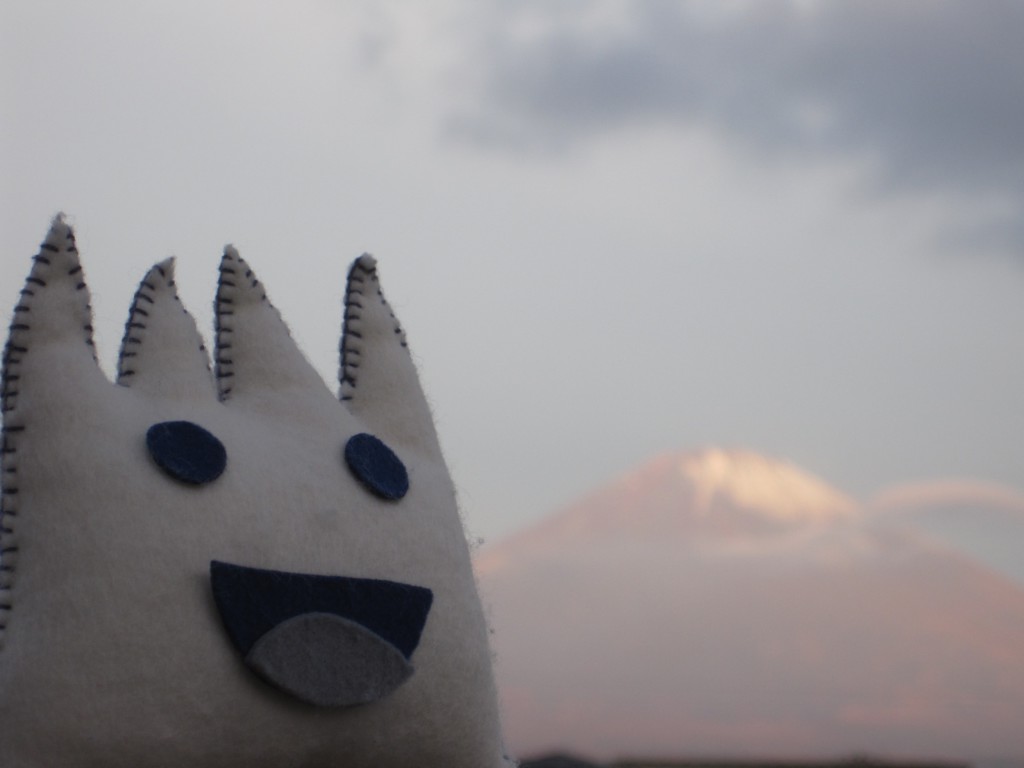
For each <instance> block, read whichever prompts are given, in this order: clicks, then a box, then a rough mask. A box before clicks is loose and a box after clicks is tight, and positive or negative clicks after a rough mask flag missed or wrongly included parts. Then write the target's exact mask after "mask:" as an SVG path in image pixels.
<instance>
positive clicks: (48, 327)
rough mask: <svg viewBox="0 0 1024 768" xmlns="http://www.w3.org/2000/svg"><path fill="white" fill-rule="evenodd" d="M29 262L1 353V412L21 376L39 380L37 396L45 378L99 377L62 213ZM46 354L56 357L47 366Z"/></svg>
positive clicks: (85, 297) (85, 293) (85, 292)
mask: <svg viewBox="0 0 1024 768" xmlns="http://www.w3.org/2000/svg"><path fill="white" fill-rule="evenodd" d="M33 262H34V263H33V265H32V270H31V272H30V273H29V276H28V278H27V279H26V280H25V287H24V288H23V289H22V290H21V296H20V298H19V301H18V305H17V306H16V307H15V308H14V319H13V320H12V321H11V327H10V335H9V336H8V339H7V346H6V348H5V350H4V360H3V363H4V374H3V400H4V413H5V414H7V413H10V412H11V411H12V410H13V409H14V407H15V402H16V399H17V396H18V391H19V390H20V389H21V387H22V384H23V383H24V379H25V378H26V377H30V376H33V375H36V376H38V377H40V378H41V379H43V380H42V381H40V382H39V384H38V391H39V392H46V391H47V390H48V389H49V387H48V385H47V381H46V379H52V378H54V377H59V378H61V379H63V380H65V381H67V380H72V381H74V380H77V378H76V377H80V376H85V377H92V378H100V379H105V377H104V376H103V373H102V371H100V369H99V366H98V365H97V363H96V350H95V345H94V343H93V329H92V307H91V306H90V304H89V289H88V288H87V287H86V285H85V278H84V276H83V274H82V265H81V263H80V262H79V260H78V248H77V247H76V246H75V235H74V232H73V231H72V229H71V227H70V226H69V225H68V224H67V223H66V222H65V221H64V217H63V215H60V214H58V215H57V216H56V217H55V218H54V219H53V222H52V224H51V225H50V231H49V232H48V233H47V235H46V239H45V240H44V241H43V244H42V245H41V246H40V248H39V253H38V254H36V256H34V257H33ZM51 352H54V353H55V355H56V357H55V358H54V361H53V363H52V366H51V367H50V368H48V367H47V364H46V363H47V361H48V359H49V358H48V355H49V354H50V353H51ZM36 386H37V385H36V383H35V382H33V387H36Z"/></svg>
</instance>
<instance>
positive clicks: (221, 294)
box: [214, 245, 333, 412]
mask: <svg viewBox="0 0 1024 768" xmlns="http://www.w3.org/2000/svg"><path fill="white" fill-rule="evenodd" d="M214 319H215V323H216V337H217V341H216V350H215V353H214V361H215V368H214V371H215V376H216V379H217V387H218V391H219V393H220V397H221V399H222V400H229V401H230V402H231V403H232V405H236V406H244V405H245V404H250V403H251V404H253V405H254V406H255V407H258V408H260V409H267V408H282V409H285V410H289V411H296V412H297V411H298V410H299V409H304V410H308V409H310V408H313V407H315V405H316V403H315V400H320V398H319V397H318V393H320V392H322V393H323V394H324V395H326V396H327V397H332V396H331V395H330V392H329V391H328V390H327V388H326V386H325V385H324V382H323V379H322V378H321V377H320V375H319V374H318V373H317V372H316V370H315V369H314V368H313V366H312V365H310V363H309V361H307V360H306V358H305V356H304V355H303V354H302V352H301V351H300V350H299V348H298V346H296V344H295V342H294V340H293V339H292V337H291V333H290V332H289V330H288V327H287V326H286V325H285V323H284V320H282V319H281V315H280V314H279V313H278V311H277V309H275V308H274V306H273V305H272V304H271V303H270V301H269V300H268V299H267V294H266V292H265V291H264V289H263V285H262V284H261V283H260V281H259V280H258V279H257V278H256V276H255V275H254V274H253V271H252V269H250V268H249V265H248V264H247V263H246V262H245V260H244V259H243V258H242V257H241V256H239V255H238V251H237V250H235V248H234V247H233V246H230V245H229V246H227V247H226V248H225V249H224V257H223V258H222V259H221V263H220V279H219V281H218V284H217V298H216V301H215V302H214ZM314 399H315V400H314ZM332 399H333V397H332Z"/></svg>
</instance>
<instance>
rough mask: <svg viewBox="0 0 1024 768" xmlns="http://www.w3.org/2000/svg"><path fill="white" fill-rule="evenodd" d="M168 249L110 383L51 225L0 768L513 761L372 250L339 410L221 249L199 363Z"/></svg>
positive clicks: (459, 534)
mask: <svg viewBox="0 0 1024 768" xmlns="http://www.w3.org/2000/svg"><path fill="white" fill-rule="evenodd" d="M173 268H174V265H173V262H172V261H171V260H168V261H165V262H162V263H160V264H158V265H157V266H155V267H153V269H152V270H151V271H150V272H149V273H148V274H147V275H146V277H145V279H144V280H143V281H142V284H141V285H140V286H139V289H138V292H137V293H136V295H135V300H134V302H133V304H132V307H131V313H130V316H129V318H128V323H127V325H126V328H125V335H124V341H123V344H122V347H121V354H120V359H119V361H118V375H117V382H116V383H111V382H110V381H109V380H108V379H107V378H106V377H105V376H104V375H103V373H102V372H101V370H100V368H99V367H98V366H97V364H96V359H95V355H94V351H93V342H92V327H91V310H90V306H89V295H88V291H87V289H86V285H85V281H84V278H83V275H82V267H81V265H80V263H79V259H78V252H77V250H76V248H75V241H74V236H73V234H72V231H71V229H70V228H69V227H68V226H67V225H66V224H65V223H64V221H63V220H62V219H61V218H60V217H58V218H57V219H56V220H55V221H54V223H53V226H52V228H51V229H50V232H49V234H48V235H47V237H46V241H45V243H43V245H42V248H41V250H40V251H39V255H38V256H36V257H35V263H34V265H33V266H32V270H31V274H30V276H29V278H28V280H27V282H26V284H25V288H24V290H23V291H22V295H21V298H20V301H19V303H18V306H17V308H16V309H15V313H14V320H13V322H12V324H11V332H10V338H9V340H8V343H7V347H6V351H5V354H4V379H3V424H4V440H3V462H2V470H3V517H2V538H0V549H2V560H0V568H2V577H0V579H2V581H0V590H2V591H0V595H2V610H0V625H2V630H0V633H2V638H0V643H2V645H0V766H3V768H121V767H122V766H123V767H124V768H163V767H164V766H166V767H167V768H185V767H186V766H187V767H188V768H222V767H223V768H264V767H265V768H290V767H294V768H300V767H301V768H357V767H358V768H363V767H365V768H371V767H372V768H416V767H419V766H423V767H425V768H498V767H499V766H512V765H513V762H512V761H511V760H509V759H508V758H507V757H505V756H504V755H503V751H502V746H501V736H500V728H499V723H498V715H497V705H496V696H495V690H494V683H493V678H492V673H491V658H490V652H489V648H488V642H487V629H486V625H485V620H484V616H483V613H482V610H481V607H480V601H479V598H478V596H477V592H476V585H475V583H474V579H473V574H472V571H471V569H470V559H469V550H468V547H467V545H466V542H465V538H464V535H463V531H462V526H461V522H460V518H459V514H458V511H457V509H456V505H455V498H454V492H453V488H452V483H451V480H450V479H449V476H448V471H447V469H446V467H445V463H444V460H443V458H442V456H441V451H440V449H439V446H438V441H437V437H436V434H435V432H434V426H433V422H432V420H431V416H430V412H429V409H428V406H427V403H426V400H425V399H424V396H423V393H422V391H421V389H420V384H419V380H418V377H417V374H416V370H415V368H414V365H413V363H412V360H411V359H410V356H409V353H408V350H407V349H406V346H405V336H404V333H403V331H402V330H401V328H400V327H399V326H398V323H397V321H396V320H395V318H394V316H393V315H392V313H391V311H390V309H389V307H388V305H387V303H386V302H385V301H384V298H383V295H382V294H381V292H380V287H379V284H378V281H377V273H376V269H375V265H374V261H373V260H372V259H371V258H370V257H368V256H364V257H362V258H360V259H359V260H357V261H356V262H355V264H354V265H353V266H352V268H351V271H350V272H349V276H348V288H347V291H346V294H345V318H344V331H343V337H342V343H341V375H340V378H341V398H340V399H341V402H339V399H338V398H337V397H335V396H334V395H333V394H332V393H331V392H330V391H329V390H328V389H327V388H326V387H325V386H324V383H323V381H322V380H321V379H320V377H319V376H318V375H317V373H316V372H315V371H314V370H313V368H312V367H311V366H310V364H309V363H308V362H307V361H306V360H305V358H304V357H303V356H302V354H301V353H300V352H299V350H298V348H297V347H296V346H295V344H294V342H293V341H292V339H291V337H290V335H289V333H288V330H287V328H286V327H285V325H284V323H283V322H282V320H281V318H280V316H279V315H278V313H277V311H276V310H275V309H274V308H273V306H272V305H271V304H270V302H269V301H268V300H267V297H266V294H265V293H264V290H263V286H262V285H261V284H260V283H259V282H258V281H257V279H256V278H255V277H254V276H253V273H252V272H251V271H250V269H249V267H248V266H247V265H246V263H245V262H244V261H243V260H242V259H241V258H239V256H238V254H237V253H236V252H235V251H234V249H232V248H228V249H227V250H226V252H225V254H224V258H223V260H222V262H221V266H220V282H219V285H218V287H217V298H216V305H215V306H216V350H215V353H214V361H215V365H214V369H213V372H211V371H210V367H209V363H208V359H207V354H206V352H205V350H204V349H203V347H202V343H201V340H200V336H199V334H198V333H197V331H196V326H195V322H194V320H193V319H192V317H191V316H190V315H189V314H188V313H187V312H186V311H185V310H184V309H183V308H182V306H181V304H180V303H179V300H178V297H177V295H176V292H175V287H174V273H173Z"/></svg>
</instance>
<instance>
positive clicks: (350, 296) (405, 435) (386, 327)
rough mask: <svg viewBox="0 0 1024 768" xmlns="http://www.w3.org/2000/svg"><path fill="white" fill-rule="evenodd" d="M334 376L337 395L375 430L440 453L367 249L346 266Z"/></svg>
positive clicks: (401, 335) (392, 439) (401, 333)
mask: <svg viewBox="0 0 1024 768" xmlns="http://www.w3.org/2000/svg"><path fill="white" fill-rule="evenodd" d="M338 378H339V381H340V393H339V396H340V398H341V400H342V401H343V402H344V403H345V404H346V405H348V407H349V410H350V411H351V412H352V413H354V414H355V415H356V416H359V417H360V418H361V419H363V420H364V421H365V422H366V424H368V425H369V426H370V427H371V429H372V431H373V432H374V434H375V435H377V436H378V437H381V438H383V439H384V440H385V441H386V442H390V443H393V444H395V445H404V446H410V447H416V448H420V449H423V450H426V451H432V452H437V453H438V454H439V453H440V447H439V446H438V442H437V433H436V432H435V430H434V422H433V419H432V417H431V415H430V406H429V405H428V404H427V399H426V396H425V395H424V394H423V389H422V387H421V386H420V381H419V376H418V375H417V373H416V366H415V364H414V363H413V360H412V356H411V355H410V354H409V349H408V345H407V344H406V340H405V332H404V331H403V330H402V327H401V325H399V323H398V320H397V318H396V317H395V315H394V313H393V312H392V311H391V307H390V306H389V305H388V303H387V300H385V298H384V294H383V292H382V291H381V288H380V281H379V279H378V277H377V262H376V260H375V259H374V258H373V257H372V256H370V255H369V254H364V255H362V256H360V257H359V258H358V259H356V261H355V262H354V263H353V264H352V267H351V268H350V269H349V273H348V285H347V289H346V291H345V321H344V326H343V330H342V337H341V365H340V368H339V374H338Z"/></svg>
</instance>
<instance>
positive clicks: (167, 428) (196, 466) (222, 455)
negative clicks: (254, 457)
mask: <svg viewBox="0 0 1024 768" xmlns="http://www.w3.org/2000/svg"><path fill="white" fill-rule="evenodd" d="M146 447H147V448H149V453H150V455H151V456H152V457H153V460H154V461H156V463H157V464H158V465H159V466H160V468H161V469H162V470H163V471H164V472H166V473H167V474H169V475H170V476H171V477H173V478H174V479H176V480H181V481H182V482H183V483H190V484H192V485H202V484H203V483H212V482H213V481H214V480H216V479H217V478H218V477H220V475H221V472H223V471H224V467H226V466H227V463H228V454H227V451H225V450H224V443H222V442H221V441H220V440H218V439H217V438H216V437H214V436H213V435H212V434H210V433H209V432H207V431H206V430H205V429H203V428H202V427H200V426H199V425H198V424H193V423H192V422H191V421H162V422H160V423H159V424H154V425H153V426H151V427H150V428H149V429H148V430H147V431H146Z"/></svg>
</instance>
